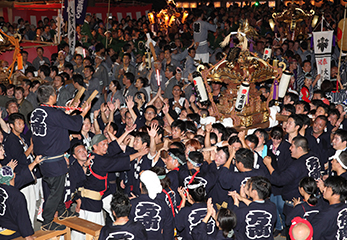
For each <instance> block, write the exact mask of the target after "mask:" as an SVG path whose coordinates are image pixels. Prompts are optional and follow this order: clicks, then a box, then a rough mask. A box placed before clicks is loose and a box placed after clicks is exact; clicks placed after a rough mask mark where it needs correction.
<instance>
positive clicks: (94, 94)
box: [82, 90, 99, 108]
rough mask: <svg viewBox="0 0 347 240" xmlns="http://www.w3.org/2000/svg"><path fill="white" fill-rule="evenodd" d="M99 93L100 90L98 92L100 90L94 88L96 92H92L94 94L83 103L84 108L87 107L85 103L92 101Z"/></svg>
mask: <svg viewBox="0 0 347 240" xmlns="http://www.w3.org/2000/svg"><path fill="white" fill-rule="evenodd" d="M98 94H99V92H98V90H94V92H92V94H91V95H90V96H89V98H88V99H87V101H85V103H83V105H82V108H84V107H85V104H86V103H89V104H90V103H92V101H93V99H94V98H95V97H96V95H98Z"/></svg>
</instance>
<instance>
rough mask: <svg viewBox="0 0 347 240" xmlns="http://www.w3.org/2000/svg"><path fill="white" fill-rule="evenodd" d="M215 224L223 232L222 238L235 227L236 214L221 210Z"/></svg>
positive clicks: (228, 210)
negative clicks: (217, 224)
mask: <svg viewBox="0 0 347 240" xmlns="http://www.w3.org/2000/svg"><path fill="white" fill-rule="evenodd" d="M217 222H218V223H219V227H220V228H221V229H222V231H223V237H225V238H226V237H227V236H228V234H229V232H230V231H231V230H232V229H234V228H235V227H236V214H235V213H234V212H233V211H231V210H230V209H228V208H221V209H220V210H219V212H218V215H217Z"/></svg>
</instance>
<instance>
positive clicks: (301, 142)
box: [293, 135, 310, 152]
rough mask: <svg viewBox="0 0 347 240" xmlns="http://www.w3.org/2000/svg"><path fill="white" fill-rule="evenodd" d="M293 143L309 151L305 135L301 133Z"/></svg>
mask: <svg viewBox="0 0 347 240" xmlns="http://www.w3.org/2000/svg"><path fill="white" fill-rule="evenodd" d="M293 144H294V145H295V147H297V148H298V147H301V148H302V150H303V151H304V152H308V151H309V150H310V149H309V147H308V141H307V139H306V138H305V137H302V136H300V135H298V136H296V137H295V138H293Z"/></svg>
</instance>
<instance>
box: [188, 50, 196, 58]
mask: <svg viewBox="0 0 347 240" xmlns="http://www.w3.org/2000/svg"><path fill="white" fill-rule="evenodd" d="M195 54H196V52H195V50H194V49H193V50H190V52H189V56H190V57H191V58H195Z"/></svg>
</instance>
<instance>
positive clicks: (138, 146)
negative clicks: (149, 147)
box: [134, 137, 146, 151]
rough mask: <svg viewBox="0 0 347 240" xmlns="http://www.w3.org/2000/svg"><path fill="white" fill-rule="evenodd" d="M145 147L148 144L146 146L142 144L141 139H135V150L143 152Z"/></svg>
mask: <svg viewBox="0 0 347 240" xmlns="http://www.w3.org/2000/svg"><path fill="white" fill-rule="evenodd" d="M145 145H146V144H144V143H143V142H142V139H141V138H140V137H136V138H135V139H134V149H135V150H137V151H139V150H141V149H142V148H143V147H145Z"/></svg>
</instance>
